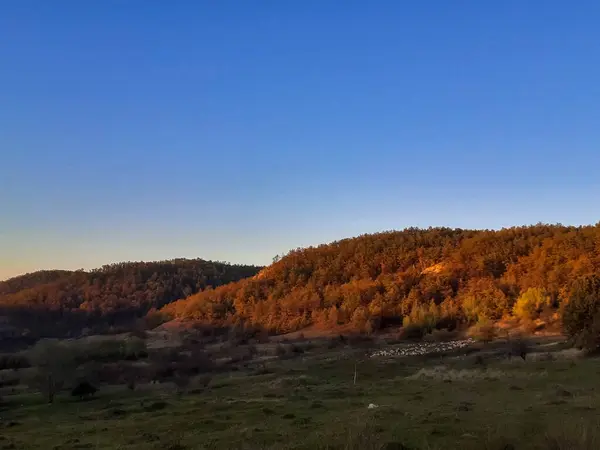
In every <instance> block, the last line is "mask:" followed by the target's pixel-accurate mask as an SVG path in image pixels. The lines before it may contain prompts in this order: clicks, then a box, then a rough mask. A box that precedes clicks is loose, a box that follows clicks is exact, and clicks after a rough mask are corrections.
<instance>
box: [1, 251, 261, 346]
mask: <svg viewBox="0 0 600 450" xmlns="http://www.w3.org/2000/svg"><path fill="white" fill-rule="evenodd" d="M259 270H260V267H254V266H242V265H230V264H225V263H220V262H211V261H204V260H202V259H193V260H187V259H175V260H172V261H160V262H127V263H119V264H112V265H106V266H103V267H102V268H100V269H96V270H92V271H89V272H87V271H74V272H71V271H40V272H35V273H32V274H27V275H23V276H20V277H16V278H12V279H10V280H7V281H4V282H1V283H0V319H2V320H0V322H4V327H3V329H4V330H5V334H6V330H7V329H11V330H16V331H15V332H16V334H18V335H20V334H21V333H22V330H24V329H27V330H28V331H27V334H28V335H29V336H33V337H43V336H65V335H76V334H77V333H79V332H80V331H81V330H82V329H83V328H89V329H90V331H92V332H102V331H105V330H106V329H107V328H108V327H111V326H113V327H114V326H126V327H129V326H131V325H132V323H133V322H134V321H135V320H136V319H137V318H139V317H143V316H144V315H145V314H146V313H147V312H148V311H149V310H150V309H151V308H160V307H162V306H164V305H166V304H168V303H170V302H172V301H174V300H177V299H180V298H184V297H187V296H189V295H191V294H194V293H197V292H199V291H201V290H203V289H205V288H207V287H209V286H219V285H222V284H226V283H230V282H232V281H237V280H239V279H241V278H245V277H250V276H253V275H255V274H256V273H257V272H258V271H259Z"/></svg>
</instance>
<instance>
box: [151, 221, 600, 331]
mask: <svg viewBox="0 0 600 450" xmlns="http://www.w3.org/2000/svg"><path fill="white" fill-rule="evenodd" d="M599 268H600V225H596V226H582V227H573V226H561V225H544V224H539V225H535V226H529V227H514V228H508V229H502V230H481V231H477V230H462V229H450V228H429V229H417V228H409V229H405V230H403V231H390V232H383V233H377V234H371V235H363V236H359V237H356V238H352V239H344V240H341V241H337V242H333V243H331V244H327V245H320V246H318V247H310V248H306V249H297V250H293V251H291V252H289V253H288V254H287V255H285V256H283V257H281V258H277V259H275V260H274V262H273V264H272V265H271V266H269V267H267V268H265V269H264V270H262V271H261V272H260V273H259V274H258V276H256V277H253V278H249V279H243V280H240V281H238V282H235V283H231V284H228V285H225V286H220V287H216V288H214V289H207V290H205V291H202V292H199V293H196V294H194V295H191V296H190V297H189V298H187V299H183V300H179V301H177V302H174V303H171V304H169V305H167V306H165V307H164V308H163V310H162V311H163V312H165V313H166V314H168V315H169V316H170V317H172V318H178V319H189V320H194V321H198V322H203V323H210V324H221V325H222V324H225V325H226V324H232V323H236V322H243V323H246V324H252V325H256V326H260V327H264V328H265V329H267V330H269V331H271V332H288V331H293V330H297V329H300V328H302V327H305V326H307V325H318V324H321V325H323V326H324V327H330V326H332V325H335V324H347V325H348V326H353V327H354V328H356V329H367V330H372V329H377V328H378V327H381V326H385V325H386V324H387V323H402V322H403V320H404V321H405V322H406V320H405V318H406V317H408V318H410V321H411V322H414V321H415V320H417V321H418V320H423V321H427V323H429V324H432V323H435V324H436V326H448V325H452V324H456V323H460V322H474V321H478V320H496V319H499V318H500V317H502V316H504V315H508V314H511V312H512V311H513V310H514V308H515V303H516V302H517V299H519V297H520V296H521V295H524V297H523V298H524V300H522V302H521V304H519V306H517V311H522V309H523V302H525V303H527V302H531V301H533V300H531V297H532V296H534V293H536V294H535V295H538V294H539V293H540V292H543V302H542V299H539V301H538V299H534V300H535V305H533V307H529V306H528V308H529V309H528V310H527V311H528V318H530V316H532V315H534V314H535V313H536V312H537V311H539V310H540V309H541V307H542V306H543V305H554V306H555V307H558V306H560V304H561V303H562V302H563V301H564V300H565V299H566V297H567V295H568V292H569V290H570V287H571V284H572V282H573V281H574V280H576V279H578V278H580V277H582V276H585V275H590V274H593V273H596V272H598V269H599ZM538 303H539V304H538ZM542 303H543V305H542Z"/></svg>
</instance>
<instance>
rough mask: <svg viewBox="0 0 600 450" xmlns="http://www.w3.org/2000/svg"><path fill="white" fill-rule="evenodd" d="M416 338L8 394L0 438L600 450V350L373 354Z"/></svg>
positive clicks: (534, 347)
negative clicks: (162, 377) (190, 373)
mask: <svg viewBox="0 0 600 450" xmlns="http://www.w3.org/2000/svg"><path fill="white" fill-rule="evenodd" d="M410 345H420V344H389V343H385V342H375V343H374V342H371V343H368V344H367V346H366V347H365V346H364V345H358V346H350V345H344V346H336V347H333V346H331V347H333V348H329V346H324V345H311V346H307V347H306V348H307V351H303V352H302V353H298V354H296V355H291V356H286V357H281V358H274V359H263V360H260V359H255V360H252V361H249V362H245V363H244V364H241V365H240V366H239V367H236V368H235V370H228V371H221V372H218V373H214V374H213V375H212V376H211V378H210V380H209V381H208V382H207V381H206V379H204V381H203V382H197V381H196V380H194V379H191V380H190V383H189V385H187V386H186V387H185V388H184V389H178V388H177V387H176V386H174V385H173V384H172V383H168V382H167V383H160V384H155V383H151V384H150V383H149V384H144V385H139V386H138V387H136V389H135V390H130V389H127V388H126V387H125V386H100V388H99V391H98V392H97V393H96V394H95V395H94V396H92V397H90V398H88V399H84V400H79V399H77V398H73V397H72V396H70V395H69V394H68V392H67V393H61V394H60V395H58V396H57V398H56V400H55V402H54V403H53V404H48V403H47V402H46V401H45V399H44V398H43V397H42V396H41V395H39V393H35V392H31V391H29V390H22V391H21V390H18V391H16V392H15V393H11V392H10V391H8V392H4V394H3V400H2V404H1V406H0V449H45V450H46V449H84V448H88V449H107V450H108V449H134V450H135V449H140V450H141V449H171V450H183V449H366V450H370V449H387V450H394V449H396V450H397V449H414V450H417V449H489V450H500V449H503V450H509V449H541V450H542V449H543V450H550V449H556V450H561V449H573V450H580V449H592V448H600V440H598V438H597V436H596V431H595V430H596V429H597V425H598V422H599V415H598V412H599V411H600V391H599V388H598V384H597V379H598V377H599V376H600V360H598V359H596V358H590V357H583V356H582V355H581V354H580V353H578V352H577V351H576V350H573V349H567V350H565V347H566V346H565V345H563V344H562V343H561V342H560V340H551V341H549V342H546V341H540V342H532V343H531V344H530V346H531V347H530V348H531V351H530V352H529V353H528V355H527V357H526V360H525V361H524V360H523V359H521V358H519V357H512V358H507V357H506V355H505V354H504V353H503V348H504V347H503V344H502V343H501V342H499V343H496V344H494V343H491V344H480V343H478V344H473V345H471V346H470V347H468V348H457V349H455V350H449V351H448V350H444V351H442V352H437V353H436V352H433V353H429V354H426V355H416V356H405V357H398V356H389V357H387V356H375V357H372V355H373V354H374V353H375V354H377V352H379V353H378V354H379V355H381V354H382V353H381V350H382V349H387V350H389V349H392V350H393V349H394V348H398V347H402V346H404V347H406V346H410ZM397 353H399V352H391V354H397ZM384 355H385V353H384Z"/></svg>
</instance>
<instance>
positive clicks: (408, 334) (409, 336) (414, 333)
mask: <svg viewBox="0 0 600 450" xmlns="http://www.w3.org/2000/svg"><path fill="white" fill-rule="evenodd" d="M426 332H427V328H426V327H423V326H422V325H418V324H408V325H405V326H403V327H402V328H400V332H399V333H398V339H399V340H419V339H422V338H423V336H424V335H425V333H426Z"/></svg>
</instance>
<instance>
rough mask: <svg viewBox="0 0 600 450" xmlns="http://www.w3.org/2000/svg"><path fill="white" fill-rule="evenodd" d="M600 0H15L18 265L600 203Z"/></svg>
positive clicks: (189, 252)
mask: <svg viewBox="0 0 600 450" xmlns="http://www.w3.org/2000/svg"><path fill="white" fill-rule="evenodd" d="M599 23H600V2H596V1H585V0H582V1H578V2H566V1H553V0H546V1H543V0H531V1H527V2H524V1H521V0H505V1H501V2H484V1H478V0H456V1H452V2H448V1H445V0H438V1H434V0H425V1H412V2H404V1H396V0H393V1H392V0H390V1H384V0H378V1H355V0H348V1H341V0H326V1H317V0H305V1H277V0H255V1H251V2H249V1H229V0H220V1H218V2H214V1H201V0H195V1H191V0H190V1H186V0H178V1H164V0H160V1H159V0H120V1H116V0H102V1H98V0H96V1H80V0H71V1H68V0H56V1H52V2H50V1H47V0H38V1H34V0H21V1H13V2H8V1H6V2H0V279H5V278H8V277H11V276H15V275H18V274H21V273H25V272H31V271H34V270H38V269H53V268H60V269H78V268H85V269H88V268H94V267H99V266H101V265H103V264H106V263H111V262H117V261H134V260H135V261H138V260H161V259H170V258H175V257H192V258H195V257H200V258H204V259H212V260H221V261H230V262H235V263H252V264H268V263H270V261H271V260H272V258H273V257H274V256H275V255H278V254H283V253H285V252H287V251H288V250H290V249H293V248H297V247H305V246H309V245H318V244H321V243H325V242H330V241H332V240H336V239H340V238H344V237H350V236H356V235H360V234H364V233H371V232H377V231H382V230H390V229H402V228H405V227H408V226H419V227H428V226H451V227H461V228H501V227H506V226H512V225H524V224H534V223H538V222H544V223H563V224H573V225H579V224H590V223H597V222H598V221H599V220H600V217H599V212H600V177H599V175H600V123H599V121H600V82H599V80H600V27H599V26H598V24H599Z"/></svg>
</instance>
